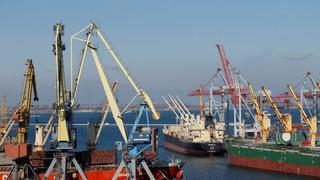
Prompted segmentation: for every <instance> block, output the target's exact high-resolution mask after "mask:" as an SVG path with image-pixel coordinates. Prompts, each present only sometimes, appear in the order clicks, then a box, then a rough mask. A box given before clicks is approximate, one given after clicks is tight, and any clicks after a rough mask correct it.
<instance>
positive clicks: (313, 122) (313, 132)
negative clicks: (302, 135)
mask: <svg viewBox="0 0 320 180" xmlns="http://www.w3.org/2000/svg"><path fill="white" fill-rule="evenodd" d="M288 89H289V92H290V94H291V96H292V98H293V100H294V102H295V103H296V106H297V108H298V109H299V111H300V114H301V115H302V117H303V120H304V121H305V122H306V123H307V124H308V126H309V128H310V142H311V147H315V145H316V138H317V121H318V119H317V114H316V113H315V114H314V115H313V116H312V117H310V118H308V116H307V114H306V112H305V111H304V109H303V107H302V105H301V104H300V102H299V99H298V97H297V95H296V93H295V92H294V90H293V88H292V86H291V85H288Z"/></svg>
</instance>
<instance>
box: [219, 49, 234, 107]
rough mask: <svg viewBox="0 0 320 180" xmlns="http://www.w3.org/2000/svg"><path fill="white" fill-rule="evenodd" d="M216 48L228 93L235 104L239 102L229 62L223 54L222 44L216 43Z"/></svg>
mask: <svg viewBox="0 0 320 180" xmlns="http://www.w3.org/2000/svg"><path fill="white" fill-rule="evenodd" d="M217 48H218V51H219V55H220V59H221V63H222V67H223V71H224V74H225V78H226V81H227V84H228V89H229V93H230V95H231V98H232V102H233V104H235V105H236V104H238V103H239V98H238V95H237V91H236V87H235V85H234V79H233V76H232V73H231V68H230V62H229V61H228V59H227V56H226V54H225V51H224V48H223V45H222V44H217Z"/></svg>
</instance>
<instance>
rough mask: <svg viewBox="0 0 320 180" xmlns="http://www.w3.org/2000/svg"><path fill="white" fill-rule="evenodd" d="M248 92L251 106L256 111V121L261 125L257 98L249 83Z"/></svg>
mask: <svg viewBox="0 0 320 180" xmlns="http://www.w3.org/2000/svg"><path fill="white" fill-rule="evenodd" d="M248 90H249V92H250V94H251V97H252V103H253V106H254V108H255V110H256V113H257V117H258V120H259V121H260V123H262V119H263V114H262V112H261V109H260V106H259V103H258V100H257V96H256V94H255V93H254V91H253V88H252V85H251V83H249V82H248Z"/></svg>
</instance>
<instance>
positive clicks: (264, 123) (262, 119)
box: [248, 82, 269, 142]
mask: <svg viewBox="0 0 320 180" xmlns="http://www.w3.org/2000/svg"><path fill="white" fill-rule="evenodd" d="M248 90H249V92H250V94H251V97H252V103H253V106H254V108H255V110H256V114H257V119H258V121H259V123H260V125H261V136H262V141H263V142H267V138H268V133H269V118H268V115H267V114H266V113H263V112H262V111H261V109H260V106H259V103H258V100H257V97H256V95H255V93H254V91H253V88H252V85H251V84H250V83H249V82H248Z"/></svg>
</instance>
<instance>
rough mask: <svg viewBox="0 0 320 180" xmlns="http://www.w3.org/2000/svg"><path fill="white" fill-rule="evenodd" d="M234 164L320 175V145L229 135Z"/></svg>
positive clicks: (229, 150) (228, 147)
mask: <svg viewBox="0 0 320 180" xmlns="http://www.w3.org/2000/svg"><path fill="white" fill-rule="evenodd" d="M225 143H226V148H227V152H228V161H229V164H231V165H236V166H244V167H250V168H258V169H264V170H271V171H278V172H285V173H293V174H298V175H305V176H313V177H320V148H319V147H317V148H311V147H303V146H284V145H278V144H276V143H275V142H266V143H263V142H258V141H255V140H241V139H239V138H227V139H226V141H225Z"/></svg>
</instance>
